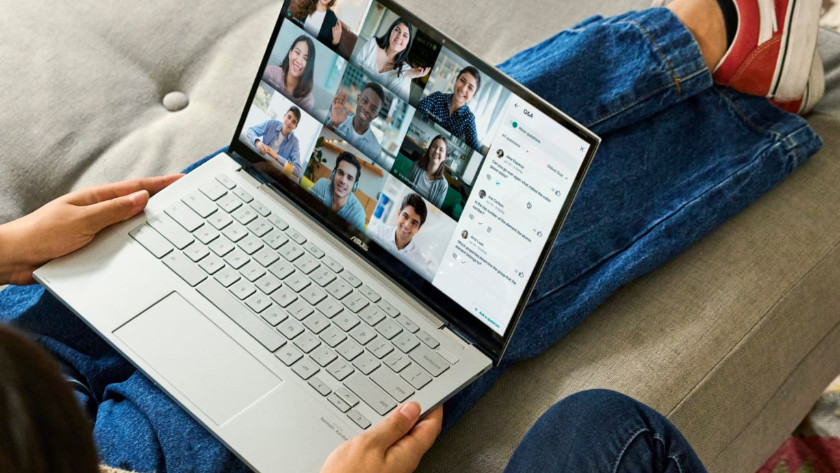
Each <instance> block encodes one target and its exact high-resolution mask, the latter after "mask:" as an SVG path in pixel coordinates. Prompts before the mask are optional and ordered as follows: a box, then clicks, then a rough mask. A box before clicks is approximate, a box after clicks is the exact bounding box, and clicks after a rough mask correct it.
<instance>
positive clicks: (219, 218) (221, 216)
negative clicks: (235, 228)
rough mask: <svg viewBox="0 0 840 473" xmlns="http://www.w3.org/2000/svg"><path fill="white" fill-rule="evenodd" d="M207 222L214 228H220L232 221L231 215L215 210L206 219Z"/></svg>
mask: <svg viewBox="0 0 840 473" xmlns="http://www.w3.org/2000/svg"><path fill="white" fill-rule="evenodd" d="M207 222H208V223H210V225H213V227H214V228H215V229H216V230H222V229H223V228H225V227H226V226H228V225H230V224H231V222H233V217H231V216H230V215H228V214H226V213H224V212H216V213H214V214H213V215H211V216H210V218H208V219H207Z"/></svg>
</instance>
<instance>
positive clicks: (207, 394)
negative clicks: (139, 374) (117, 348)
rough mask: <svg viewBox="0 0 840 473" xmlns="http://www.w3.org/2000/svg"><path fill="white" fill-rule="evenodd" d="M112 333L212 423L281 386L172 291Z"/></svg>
mask: <svg viewBox="0 0 840 473" xmlns="http://www.w3.org/2000/svg"><path fill="white" fill-rule="evenodd" d="M114 335H116V337H117V338H118V339H120V340H121V341H123V342H124V343H125V344H126V345H127V346H128V347H129V348H130V349H131V350H132V351H133V352H134V353H135V354H136V355H137V356H139V358H140V359H141V360H142V362H143V364H144V365H145V366H146V368H145V369H147V370H149V371H150V372H149V374H151V375H153V376H154V375H155V374H156V373H157V374H158V375H159V376H161V377H162V378H163V379H164V380H166V381H167V382H168V383H169V384H170V386H171V387H172V388H174V389H175V390H177V391H179V392H180V393H181V394H183V396H184V397H186V399H187V400H188V401H189V402H190V403H192V404H193V405H195V406H196V407H198V408H199V409H200V410H201V411H202V412H203V413H204V414H206V415H207V416H208V417H210V419H212V420H213V422H215V423H216V424H217V425H222V424H224V423H225V422H227V421H228V420H230V419H231V418H232V417H233V416H235V415H236V414H238V413H239V412H241V411H243V410H244V409H245V408H247V407H248V406H250V405H251V404H253V403H254V402H256V401H257V400H258V399H260V398H261V397H263V396H265V395H266V394H267V393H269V392H270V391H271V390H272V389H274V388H275V387H277V386H278V385H280V384H281V383H282V382H283V380H282V379H280V378H278V377H277V376H276V375H275V374H274V373H272V372H271V371H269V369H268V368H266V367H265V366H264V365H263V364H262V363H260V362H259V361H258V360H257V359H256V358H254V357H253V356H251V355H250V354H249V353H248V352H247V351H245V349H244V348H242V347H241V346H240V345H239V344H237V343H236V342H234V341H233V339H232V338H230V337H229V336H228V335H227V334H225V333H224V332H222V330H221V329H220V328H219V327H217V326H216V325H215V324H213V322H211V321H210V319H208V318H207V317H206V316H205V315H204V314H203V313H202V312H201V311H199V310H198V309H196V308H195V307H193V305H192V304H190V303H189V302H187V301H186V299H184V298H183V297H181V296H180V295H179V294H178V293H177V292H173V293H172V294H169V295H168V296H166V297H165V298H163V299H161V300H160V301H158V302H156V303H155V304H154V305H152V306H151V307H149V308H148V309H146V310H145V311H143V312H141V313H140V314H139V315H137V316H135V317H134V318H133V319H131V320H130V321H129V322H127V323H126V324H125V325H123V326H121V327H120V328H118V329H117V330H115V331H114ZM127 354H129V353H127ZM138 361H140V360H138Z"/></svg>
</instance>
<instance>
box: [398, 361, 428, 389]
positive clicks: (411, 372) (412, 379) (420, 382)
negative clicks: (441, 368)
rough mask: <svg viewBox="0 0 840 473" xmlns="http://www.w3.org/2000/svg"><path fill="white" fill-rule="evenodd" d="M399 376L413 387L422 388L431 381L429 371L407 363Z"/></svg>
mask: <svg viewBox="0 0 840 473" xmlns="http://www.w3.org/2000/svg"><path fill="white" fill-rule="evenodd" d="M400 376H402V378H403V379H404V380H406V381H408V382H409V383H410V384H411V385H412V386H414V389H422V388H423V386H425V385H427V384H429V383H430V382H431V381H432V377H431V376H429V373H426V372H425V371H423V369H422V368H420V367H419V366H417V365H412V364H409V365H408V366H407V367H406V368H405V370H403V372H402V373H400Z"/></svg>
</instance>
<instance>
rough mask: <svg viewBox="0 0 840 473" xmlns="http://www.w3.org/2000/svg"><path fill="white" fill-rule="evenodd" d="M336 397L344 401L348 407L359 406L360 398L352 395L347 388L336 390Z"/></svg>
mask: <svg viewBox="0 0 840 473" xmlns="http://www.w3.org/2000/svg"><path fill="white" fill-rule="evenodd" d="M335 395H336V396H338V397H340V398H341V400H342V401H344V402H346V403H347V405H348V406H350V407H355V406H356V405H358V404H359V402H360V401H359V398H358V397H356V395H355V394H353V393H351V392H350V390H349V389H347V388H338V389H336V390H335Z"/></svg>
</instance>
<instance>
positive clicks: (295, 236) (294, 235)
mask: <svg viewBox="0 0 840 473" xmlns="http://www.w3.org/2000/svg"><path fill="white" fill-rule="evenodd" d="M286 235H289V238H291V239H292V240H293V241H294V242H295V243H297V244H298V245H302V244H304V243H306V237H305V236H303V235H301V233H300V232H298V231H297V230H295V229H294V228H290V229H288V230H286Z"/></svg>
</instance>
